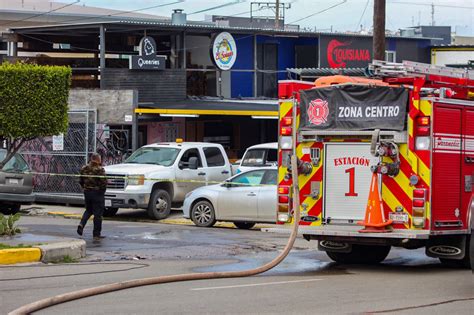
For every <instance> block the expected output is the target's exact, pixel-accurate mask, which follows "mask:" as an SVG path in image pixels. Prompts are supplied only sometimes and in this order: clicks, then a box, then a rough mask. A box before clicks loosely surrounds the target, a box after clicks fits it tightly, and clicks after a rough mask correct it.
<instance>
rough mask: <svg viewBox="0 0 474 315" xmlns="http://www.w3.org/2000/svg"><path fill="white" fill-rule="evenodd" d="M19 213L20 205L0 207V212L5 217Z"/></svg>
mask: <svg viewBox="0 0 474 315" xmlns="http://www.w3.org/2000/svg"><path fill="white" fill-rule="evenodd" d="M18 211H20V205H1V206H0V212H1V213H3V214H5V215H11V214H16V213H18Z"/></svg>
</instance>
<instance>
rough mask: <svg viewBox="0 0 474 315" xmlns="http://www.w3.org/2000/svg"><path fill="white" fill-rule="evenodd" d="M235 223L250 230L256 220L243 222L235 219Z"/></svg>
mask: <svg viewBox="0 0 474 315" xmlns="http://www.w3.org/2000/svg"><path fill="white" fill-rule="evenodd" d="M234 225H235V226H236V227H237V228H239V229H242V230H249V229H251V228H253V227H254V226H255V222H242V221H235V222H234Z"/></svg>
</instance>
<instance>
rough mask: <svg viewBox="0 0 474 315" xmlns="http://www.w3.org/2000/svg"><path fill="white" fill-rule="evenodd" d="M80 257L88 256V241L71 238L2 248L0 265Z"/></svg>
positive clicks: (57, 260)
mask: <svg viewBox="0 0 474 315" xmlns="http://www.w3.org/2000/svg"><path fill="white" fill-rule="evenodd" d="M66 256H68V257H69V258H71V259H79V258H83V257H86V242H85V241H84V240H71V241H68V242H57V243H51V244H47V245H39V246H34V247H31V248H11V249H2V250H0V265H13V264H20V263H32V262H40V261H41V262H43V263H50V262H60V261H61V260H63V259H64V257H66Z"/></svg>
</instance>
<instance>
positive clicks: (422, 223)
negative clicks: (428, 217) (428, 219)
mask: <svg viewBox="0 0 474 315" xmlns="http://www.w3.org/2000/svg"><path fill="white" fill-rule="evenodd" d="M413 225H414V226H415V227H417V228H422V227H424V226H425V218H413Z"/></svg>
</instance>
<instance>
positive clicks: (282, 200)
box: [278, 196, 290, 203]
mask: <svg viewBox="0 0 474 315" xmlns="http://www.w3.org/2000/svg"><path fill="white" fill-rule="evenodd" d="M289 201H290V198H289V197H288V196H278V202H279V203H288V202H289Z"/></svg>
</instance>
